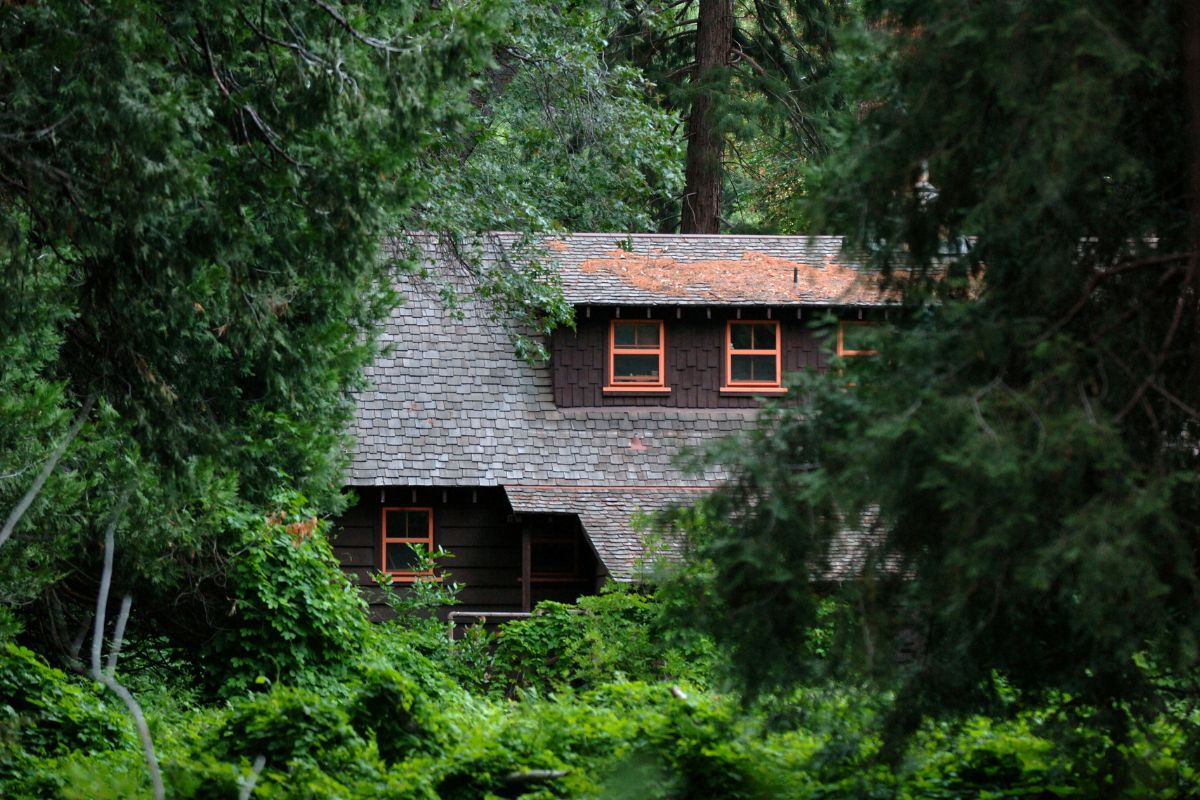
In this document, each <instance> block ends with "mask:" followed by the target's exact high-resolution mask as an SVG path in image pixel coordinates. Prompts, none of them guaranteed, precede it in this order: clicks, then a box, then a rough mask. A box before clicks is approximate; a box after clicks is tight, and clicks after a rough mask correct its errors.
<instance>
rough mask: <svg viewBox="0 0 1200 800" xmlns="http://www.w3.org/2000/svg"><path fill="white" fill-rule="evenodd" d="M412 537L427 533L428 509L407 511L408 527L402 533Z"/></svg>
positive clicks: (426, 534)
mask: <svg viewBox="0 0 1200 800" xmlns="http://www.w3.org/2000/svg"><path fill="white" fill-rule="evenodd" d="M397 535H402V536H407V537H410V538H413V539H416V538H419V537H421V536H428V535H429V512H428V511H409V512H408V528H407V532H406V533H404V534H397Z"/></svg>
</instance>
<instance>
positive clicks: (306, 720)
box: [212, 686, 365, 769]
mask: <svg viewBox="0 0 1200 800" xmlns="http://www.w3.org/2000/svg"><path fill="white" fill-rule="evenodd" d="M345 705H346V704H345V702H344V700H342V701H339V700H337V699H333V698H330V697H328V696H324V695H321V694H318V693H317V692H314V691H312V690H309V689H300V688H294V687H290V686H277V687H275V688H273V689H272V690H271V691H269V692H266V693H264V694H256V695H249V696H247V697H243V698H239V699H237V700H235V701H234V702H232V703H231V704H230V709H229V716H228V718H227V719H226V721H225V723H224V724H223V725H222V726H221V728H220V729H219V730H218V731H217V733H216V736H215V737H214V739H213V741H212V753H213V754H214V755H215V756H216V757H217V758H219V759H221V760H223V761H232V762H236V761H239V760H240V759H243V758H247V759H253V758H255V757H257V756H263V757H265V758H266V760H267V766H268V767H271V768H274V769H279V768H280V767H282V766H283V765H286V764H290V763H292V762H307V763H312V764H315V765H317V766H325V767H336V766H337V765H338V761H339V759H341V758H343V757H344V755H345V752H346V751H347V750H353V749H361V748H362V747H363V746H364V745H365V742H364V740H363V739H362V738H361V737H360V736H359V735H358V733H357V732H356V731H355V730H354V728H353V727H352V726H351V724H350V716H349V714H348V713H347V711H346V708H345Z"/></svg>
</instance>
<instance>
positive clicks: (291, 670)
mask: <svg viewBox="0 0 1200 800" xmlns="http://www.w3.org/2000/svg"><path fill="white" fill-rule="evenodd" d="M304 502H305V501H304V498H303V497H300V496H299V495H294V494H293V495H287V496H285V497H283V498H281V499H280V510H278V511H275V512H274V513H272V514H270V515H268V516H266V517H264V516H262V515H261V514H259V513H257V512H251V511H245V512H242V513H239V514H235V515H231V517H230V519H229V525H230V526H231V527H232V528H233V529H234V530H235V531H236V532H237V533H238V535H239V537H240V548H239V549H238V550H237V551H236V552H234V553H233V554H232V555H231V557H230V559H229V564H228V570H227V575H226V591H227V592H228V593H229V595H230V596H231V597H232V599H233V605H232V608H231V611H230V617H229V619H228V621H227V622H226V623H224V625H223V626H222V627H220V628H218V629H217V631H216V633H215V636H214V637H213V639H212V640H211V642H210V643H209V644H208V646H207V647H206V650H205V653H204V663H205V666H206V667H207V671H208V673H209V679H210V682H213V683H215V684H216V686H217V687H218V688H219V690H220V692H221V693H222V694H223V695H224V696H227V697H229V696H234V695H237V694H239V693H243V692H245V691H246V690H247V689H251V688H256V687H262V686H263V685H264V684H268V683H278V682H284V683H288V684H293V685H319V684H321V683H322V682H324V681H325V680H326V679H327V676H328V675H329V674H330V673H338V672H341V671H344V670H345V669H347V668H348V667H349V666H350V665H352V664H353V663H354V661H355V659H356V657H357V655H358V653H359V650H360V642H361V639H362V638H363V636H364V634H365V633H366V629H367V627H368V624H369V623H368V622H367V617H366V608H365V604H364V602H363V600H362V597H361V596H360V595H359V593H358V590H357V589H355V588H354V586H352V585H351V584H350V582H349V581H348V580H347V578H346V575H345V573H343V572H342V570H341V567H340V566H339V565H338V562H337V559H336V558H334V556H333V551H332V549H331V548H330V546H329V542H328V541H327V540H326V538H325V534H324V531H325V527H326V524H325V523H323V522H321V521H319V520H318V519H317V518H316V517H315V516H312V515H310V514H309V513H308V512H307V511H306V509H305V506H304Z"/></svg>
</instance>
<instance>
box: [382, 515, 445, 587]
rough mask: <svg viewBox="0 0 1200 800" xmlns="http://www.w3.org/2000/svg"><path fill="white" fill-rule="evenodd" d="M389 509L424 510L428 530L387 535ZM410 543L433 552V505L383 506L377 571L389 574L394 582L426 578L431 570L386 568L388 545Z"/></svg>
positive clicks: (407, 581) (408, 581)
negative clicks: (406, 534)
mask: <svg viewBox="0 0 1200 800" xmlns="http://www.w3.org/2000/svg"><path fill="white" fill-rule="evenodd" d="M389 511H403V512H405V513H408V512H410V511H424V512H425V517H426V519H427V520H428V521H429V530H428V532H427V534H426V535H425V536H388V531H387V518H388V512H389ZM410 544H424V545H425V546H426V547H428V548H429V553H430V554H431V555H432V554H433V507H432V506H383V507H382V508H381V509H380V513H379V571H380V572H382V573H383V574H385V575H389V576H391V578H392V580H393V581H394V582H396V583H412V582H413V581H415V580H416V579H417V578H427V577H430V576H432V575H433V571H432V570H413V569H397V570H393V569H388V566H387V564H388V560H387V549H388V545H397V546H404V547H407V546H408V545H410Z"/></svg>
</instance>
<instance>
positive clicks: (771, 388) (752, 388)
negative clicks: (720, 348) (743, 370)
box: [721, 319, 787, 394]
mask: <svg viewBox="0 0 1200 800" xmlns="http://www.w3.org/2000/svg"><path fill="white" fill-rule="evenodd" d="M735 325H770V326H772V327H773V328H774V329H775V347H774V348H773V349H770V350H765V349H755V348H751V349H749V350H737V351H736V352H735V351H734V347H733V328H734V326H735ZM751 342H753V334H751ZM724 350H725V359H724V364H725V374H724V376H723V378H724V379H723V380H722V382H721V394H784V393H786V392H787V387H786V386H784V385H783V327H782V326H781V325H780V324H779V320H777V319H730V320H726V321H725V345H724ZM735 355H737V356H774V357H775V380H773V381H755V380H734V378H733V359H734V357H735Z"/></svg>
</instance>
